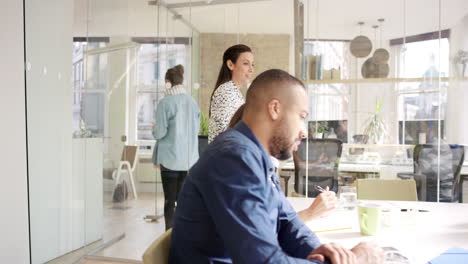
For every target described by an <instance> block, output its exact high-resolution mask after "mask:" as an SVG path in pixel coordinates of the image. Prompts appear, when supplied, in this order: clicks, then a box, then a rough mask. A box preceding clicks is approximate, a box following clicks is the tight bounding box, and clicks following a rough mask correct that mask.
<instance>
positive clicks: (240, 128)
mask: <svg viewBox="0 0 468 264" xmlns="http://www.w3.org/2000/svg"><path fill="white" fill-rule="evenodd" d="M233 129H235V130H237V131H239V132H240V133H241V134H243V135H244V136H246V137H247V138H248V139H250V140H251V141H252V142H253V143H254V144H255V145H257V147H258V148H259V149H260V151H261V152H262V156H263V159H264V160H265V162H266V166H267V169H268V171H269V172H272V171H273V170H274V168H273V164H272V163H271V159H270V156H269V155H268V153H267V152H266V150H265V149H264V148H263V146H262V144H260V141H258V139H257V137H256V136H255V134H254V133H253V132H252V130H250V128H249V127H248V126H247V125H246V124H245V123H244V121H242V120H241V121H239V122H237V124H236V125H235V126H234V127H233Z"/></svg>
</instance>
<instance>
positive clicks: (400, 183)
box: [357, 179, 418, 201]
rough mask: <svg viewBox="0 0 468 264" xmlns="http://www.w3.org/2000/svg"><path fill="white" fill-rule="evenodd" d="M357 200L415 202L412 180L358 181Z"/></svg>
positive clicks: (415, 195)
mask: <svg viewBox="0 0 468 264" xmlns="http://www.w3.org/2000/svg"><path fill="white" fill-rule="evenodd" d="M357 195H358V199H359V200H391V201H417V200H418V194H417V192H416V182H415V181H414V180H382V179H358V180H357Z"/></svg>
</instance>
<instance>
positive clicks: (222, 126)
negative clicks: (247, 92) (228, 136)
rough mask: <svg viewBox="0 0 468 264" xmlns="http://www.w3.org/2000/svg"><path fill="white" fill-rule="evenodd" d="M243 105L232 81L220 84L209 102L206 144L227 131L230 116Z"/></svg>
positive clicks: (239, 93)
mask: <svg viewBox="0 0 468 264" xmlns="http://www.w3.org/2000/svg"><path fill="white" fill-rule="evenodd" d="M244 103H245V100H244V96H242V93H241V92H240V90H239V88H237V86H236V84H235V83H234V82H233V81H229V82H225V83H223V84H221V85H220V86H219V87H218V89H216V92H215V93H214V94H213V98H212V100H211V116H210V124H209V127H208V142H212V141H213V140H214V139H215V137H216V136H218V135H219V134H220V133H221V132H223V131H224V130H226V129H227V127H228V125H229V122H230V121H231V118H232V116H233V115H234V113H236V111H237V109H239V107H240V106H241V105H243V104H244Z"/></svg>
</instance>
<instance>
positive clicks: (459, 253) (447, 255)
mask: <svg viewBox="0 0 468 264" xmlns="http://www.w3.org/2000/svg"><path fill="white" fill-rule="evenodd" d="M448 263H450V264H458V263H460V264H461V263H468V250H466V249H462V248H449V249H448V250H447V251H445V252H444V253H442V254H441V255H440V256H438V257H436V258H434V259H433V260H431V261H429V262H428V263H427V264H448Z"/></svg>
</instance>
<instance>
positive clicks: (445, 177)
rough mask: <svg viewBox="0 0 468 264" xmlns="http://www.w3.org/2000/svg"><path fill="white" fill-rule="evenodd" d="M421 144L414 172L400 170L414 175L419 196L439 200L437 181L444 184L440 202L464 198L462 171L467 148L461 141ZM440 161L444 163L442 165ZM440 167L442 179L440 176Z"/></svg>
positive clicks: (403, 176) (416, 150)
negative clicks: (457, 143)
mask: <svg viewBox="0 0 468 264" xmlns="http://www.w3.org/2000/svg"><path fill="white" fill-rule="evenodd" d="M438 153H439V148H438V145H432V144H423V145H417V146H416V147H415V148H414V153H413V161H414V162H413V165H414V173H399V174H398V177H399V178H401V179H414V180H415V181H416V189H417V190H418V200H419V201H428V202H435V201H437V185H438V183H439V184H440V190H439V201H440V202H457V201H458V202H461V201H462V189H461V188H462V186H461V184H462V181H461V176H460V171H461V168H462V165H463V161H464V159H465V148H464V147H463V146H460V145H448V144H442V145H440V158H438ZM438 163H439V164H440V165H439V166H438ZM439 171H440V174H439V175H440V180H439V181H438V180H437V175H438V172H439Z"/></svg>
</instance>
